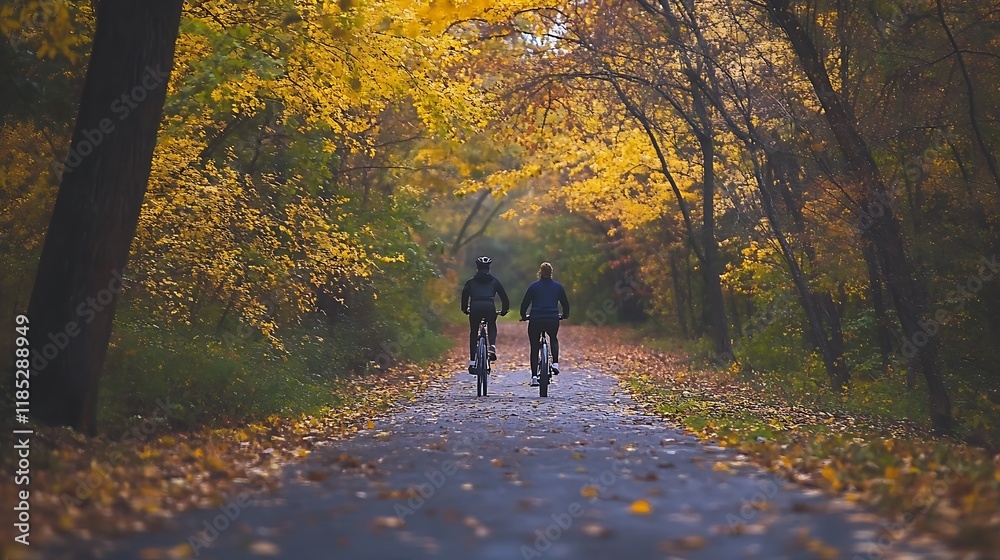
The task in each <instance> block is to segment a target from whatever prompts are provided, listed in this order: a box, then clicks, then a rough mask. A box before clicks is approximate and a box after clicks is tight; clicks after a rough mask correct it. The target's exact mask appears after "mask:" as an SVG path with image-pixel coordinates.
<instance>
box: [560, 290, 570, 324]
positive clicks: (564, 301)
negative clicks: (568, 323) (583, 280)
mask: <svg viewBox="0 0 1000 560" xmlns="http://www.w3.org/2000/svg"><path fill="white" fill-rule="evenodd" d="M559 303H561V304H562V309H563V312H562V314H563V318H566V317H569V298H568V297H566V289H565V288H563V287H562V285H560V286H559Z"/></svg>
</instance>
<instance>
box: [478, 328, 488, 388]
mask: <svg viewBox="0 0 1000 560" xmlns="http://www.w3.org/2000/svg"><path fill="white" fill-rule="evenodd" d="M488 335H489V329H488V328H487V327H486V319H480V320H479V344H478V346H477V347H476V365H475V370H476V396H477V397H485V396H487V395H486V391H487V389H486V386H487V384H488V380H489V375H490V355H489V349H490V346H489V338H488Z"/></svg>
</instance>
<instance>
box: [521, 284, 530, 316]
mask: <svg viewBox="0 0 1000 560" xmlns="http://www.w3.org/2000/svg"><path fill="white" fill-rule="evenodd" d="M531 287H532V286H528V291H526V292H524V299H522V300H521V318H522V319H524V318H525V317H527V316H528V306H529V305H531Z"/></svg>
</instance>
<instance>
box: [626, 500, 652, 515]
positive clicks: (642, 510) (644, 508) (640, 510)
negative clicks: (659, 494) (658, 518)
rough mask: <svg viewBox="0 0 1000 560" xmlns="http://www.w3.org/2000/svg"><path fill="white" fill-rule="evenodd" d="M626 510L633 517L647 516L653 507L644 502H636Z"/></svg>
mask: <svg viewBox="0 0 1000 560" xmlns="http://www.w3.org/2000/svg"><path fill="white" fill-rule="evenodd" d="M628 510H629V511H630V512H632V513H633V514H635V515H649V514H650V513H652V512H653V507H652V506H650V505H649V502H647V501H646V500H642V499H639V500H636V501H634V502H632V505H630V506H629V507H628Z"/></svg>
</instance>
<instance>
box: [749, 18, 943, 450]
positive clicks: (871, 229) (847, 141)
mask: <svg viewBox="0 0 1000 560" xmlns="http://www.w3.org/2000/svg"><path fill="white" fill-rule="evenodd" d="M766 7H767V10H768V12H769V13H770V14H771V16H772V17H773V18H774V20H775V22H777V24H778V26H779V27H780V28H781V29H782V31H783V32H784V33H785V36H786V37H788V40H789V42H790V43H791V45H792V49H793V50H794V51H795V54H796V56H797V57H798V59H799V61H800V62H801V64H802V68H803V70H804V71H805V73H806V76H807V77H808V78H809V81H810V82H811V84H812V86H813V89H814V90H815V92H816V95H817V97H819V100H820V103H821V104H822V106H823V116H824V117H825V118H826V121H827V123H828V124H829V125H830V128H831V130H832V131H833V134H834V136H835V137H836V140H837V144H838V145H839V146H840V149H841V151H842V152H843V153H844V156H845V158H846V160H847V165H848V167H849V168H850V169H851V170H852V172H853V175H854V177H853V179H854V181H855V182H856V183H857V185H858V186H859V187H860V193H859V196H858V201H859V203H860V204H861V208H862V220H861V222H862V223H861V226H862V227H861V229H862V235H863V236H864V237H865V238H866V239H870V240H871V241H872V243H873V244H874V245H875V250H876V253H877V255H878V260H879V264H880V265H881V268H882V272H883V274H884V276H885V280H886V284H887V286H888V288H889V292H890V294H891V295H892V300H893V303H894V304H895V307H896V313H897V314H898V315H899V320H900V324H901V326H902V328H903V335H904V336H905V337H906V343H905V344H904V352H905V351H906V349H907V348H909V349H911V350H910V352H911V353H913V354H915V356H916V358H917V360H918V362H919V363H920V366H921V369H922V370H923V374H924V378H925V380H926V381H927V391H928V393H929V395H930V408H931V420H932V422H933V423H934V426H935V427H936V428H938V429H939V430H942V431H944V432H951V431H953V430H954V419H953V417H952V413H951V400H950V399H949V397H948V390H947V388H946V387H945V385H944V382H943V381H942V380H941V372H940V365H939V363H938V343H937V339H936V338H935V337H934V336H933V333H930V334H928V333H927V332H926V331H925V330H924V329H923V328H922V327H921V325H922V324H923V320H924V319H925V317H924V313H925V312H926V309H927V296H926V294H925V293H924V291H923V289H922V287H921V286H920V283H919V281H918V280H917V276H916V271H915V270H914V268H913V265H912V263H911V262H910V260H909V258H908V257H907V254H906V250H905V245H904V243H903V236H902V232H901V230H900V226H899V223H898V222H897V221H896V215H895V212H894V211H893V208H892V206H891V204H888V203H886V201H889V200H891V197H890V193H889V192H888V189H887V188H886V185H885V182H884V181H883V180H882V177H881V174H880V172H879V169H878V165H877V164H876V163H875V160H874V158H873V157H872V154H871V151H870V150H869V149H868V146H867V144H866V143H865V141H864V139H863V138H862V137H861V134H860V133H859V132H858V130H857V128H856V127H855V125H854V119H852V118H851V115H850V112H849V111H848V108H847V106H846V105H845V104H844V103H843V100H842V99H841V97H840V95H838V94H837V92H836V90H834V88H833V85H832V83H831V81H830V76H829V73H828V72H827V69H826V66H824V64H823V60H822V58H821V57H820V55H819V53H818V51H817V50H816V47H815V45H814V44H813V40H812V38H811V37H809V35H808V33H806V31H805V29H803V27H802V25H801V24H800V23H799V20H798V17H797V16H796V15H795V13H794V12H793V11H792V9H791V7H790V6H789V0H766ZM876 206H877V207H878V208H879V209H880V210H881V211H880V212H871V213H868V214H865V212H866V211H867V209H869V208H872V207H876ZM866 222H869V223H866Z"/></svg>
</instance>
